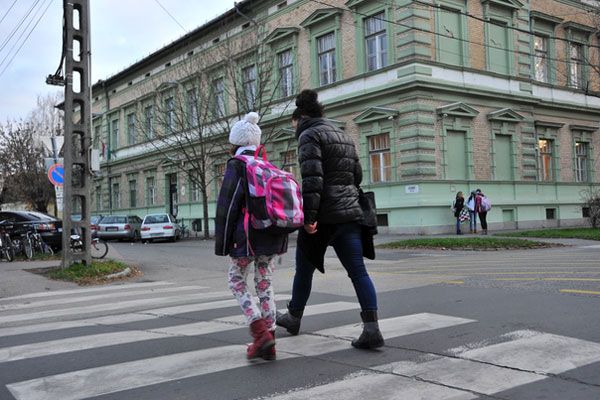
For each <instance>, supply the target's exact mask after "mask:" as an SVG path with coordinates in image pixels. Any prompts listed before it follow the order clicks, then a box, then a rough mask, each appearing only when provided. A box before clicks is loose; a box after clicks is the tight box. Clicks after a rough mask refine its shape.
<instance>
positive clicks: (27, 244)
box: [23, 237, 33, 260]
mask: <svg viewBox="0 0 600 400" xmlns="http://www.w3.org/2000/svg"><path fill="white" fill-rule="evenodd" d="M23 252H24V253H25V257H27V259H29V260H31V259H32V258H33V246H32V245H31V239H29V238H28V237H24V238H23Z"/></svg>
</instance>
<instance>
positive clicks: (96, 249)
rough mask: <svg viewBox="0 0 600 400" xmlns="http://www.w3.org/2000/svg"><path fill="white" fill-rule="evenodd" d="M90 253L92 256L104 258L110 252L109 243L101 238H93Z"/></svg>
mask: <svg viewBox="0 0 600 400" xmlns="http://www.w3.org/2000/svg"><path fill="white" fill-rule="evenodd" d="M90 253H91V256H92V258H96V259H98V258H104V256H106V254H107V253H108V244H106V242H101V241H99V240H93V241H92V245H91V246H90Z"/></svg>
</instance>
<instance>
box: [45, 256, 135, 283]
mask: <svg viewBox="0 0 600 400" xmlns="http://www.w3.org/2000/svg"><path fill="white" fill-rule="evenodd" d="M127 267H128V265H127V264H125V263H122V262H120V261H115V260H106V261H92V265H89V266H88V265H85V264H82V263H75V264H72V265H71V266H70V267H68V268H53V269H51V270H50V271H48V274H47V276H48V278H50V279H56V280H62V281H69V282H75V283H78V284H80V285H86V284H95V283H100V282H102V281H103V280H104V279H105V278H106V276H108V275H111V274H115V273H117V272H121V271H123V270H124V269H125V268H127Z"/></svg>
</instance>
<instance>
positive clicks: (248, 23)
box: [242, 22, 250, 29]
mask: <svg viewBox="0 0 600 400" xmlns="http://www.w3.org/2000/svg"><path fill="white" fill-rule="evenodd" d="M249 27H250V22H246V23H245V24H244V25H242V29H247V28H249Z"/></svg>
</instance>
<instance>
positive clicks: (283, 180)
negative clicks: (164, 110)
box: [235, 146, 304, 232]
mask: <svg viewBox="0 0 600 400" xmlns="http://www.w3.org/2000/svg"><path fill="white" fill-rule="evenodd" d="M261 150H262V151H263V157H262V158H259V157H258V155H259V154H260V151H261ZM235 158H237V159H239V160H241V161H243V162H244V163H245V164H246V181H247V183H248V195H249V197H250V198H249V199H248V207H247V208H249V210H247V211H246V212H249V214H250V215H249V219H250V223H251V224H252V226H253V227H254V228H255V229H267V228H270V227H276V228H282V229H284V230H289V231H290V232H291V231H293V230H295V229H297V228H299V227H301V226H302V225H303V224H304V212H303V211H302V193H301V191H300V185H299V184H298V182H297V181H296V180H295V179H294V176H293V175H292V174H290V173H289V172H287V171H283V170H281V169H279V168H277V167H276V166H274V165H273V164H271V163H270V162H269V161H268V160H267V156H266V152H264V147H263V146H259V147H258V149H257V150H256V152H255V153H254V156H248V155H238V156H236V157H235Z"/></svg>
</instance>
